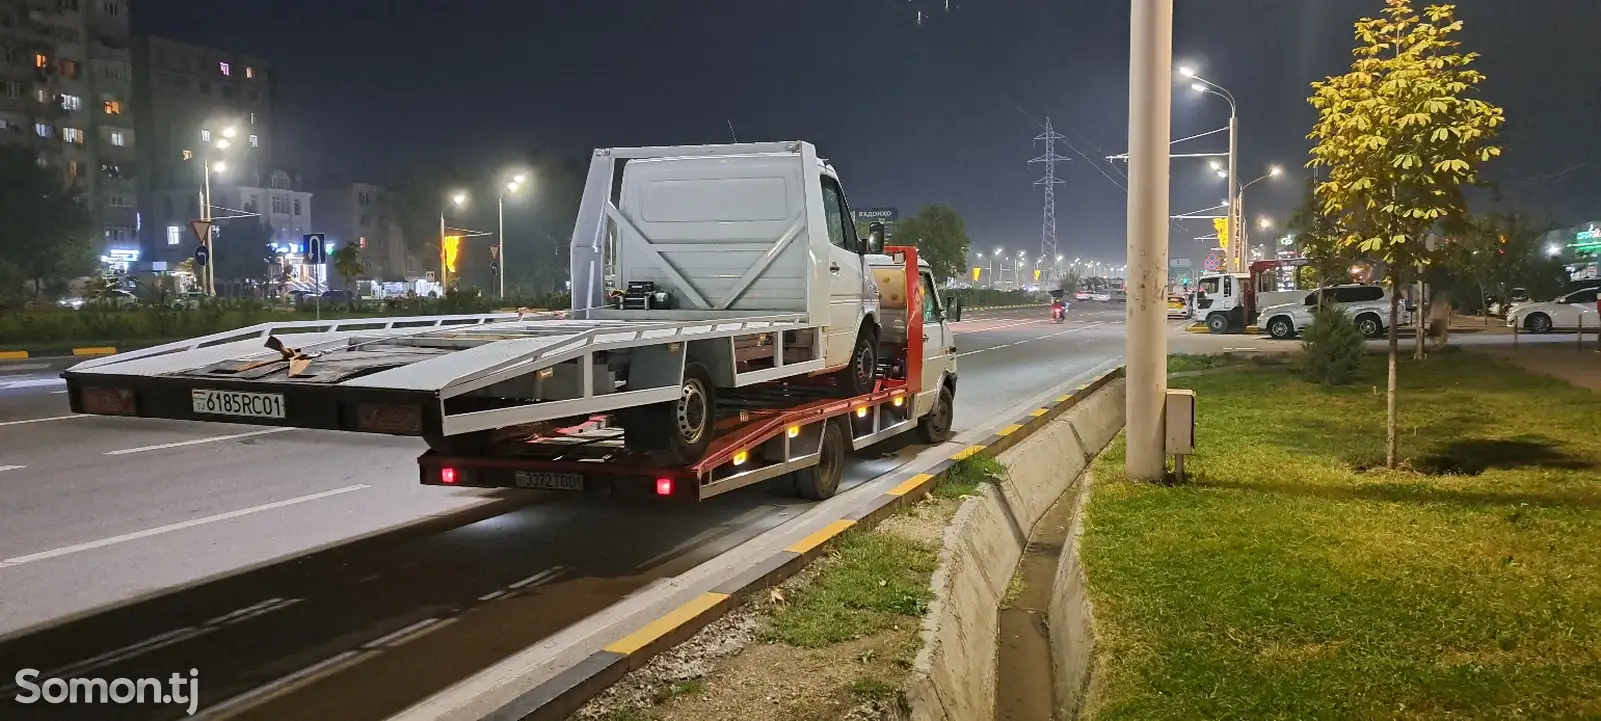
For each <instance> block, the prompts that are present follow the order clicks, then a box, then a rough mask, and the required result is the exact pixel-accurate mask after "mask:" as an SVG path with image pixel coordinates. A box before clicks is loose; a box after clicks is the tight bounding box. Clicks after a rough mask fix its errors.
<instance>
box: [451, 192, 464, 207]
mask: <svg viewBox="0 0 1601 721" xmlns="http://www.w3.org/2000/svg"><path fill="white" fill-rule="evenodd" d="M450 202H452V203H455V204H456V205H466V204H467V194H466V193H464V192H462V191H459V190H458V191H456V192H455V193H453V194H451V196H450Z"/></svg>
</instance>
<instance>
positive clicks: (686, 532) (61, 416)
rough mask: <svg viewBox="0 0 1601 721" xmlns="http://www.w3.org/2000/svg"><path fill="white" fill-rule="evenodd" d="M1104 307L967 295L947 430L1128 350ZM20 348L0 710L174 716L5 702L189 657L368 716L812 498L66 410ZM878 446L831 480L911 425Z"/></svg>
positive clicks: (4, 562) (287, 704)
mask: <svg viewBox="0 0 1601 721" xmlns="http://www.w3.org/2000/svg"><path fill="white" fill-rule="evenodd" d="M1121 322H1122V309H1121V308H1120V307H1118V308H1112V307H1097V308H1092V309H1088V310H1085V309H1075V310H1074V311H1073V313H1072V317H1071V318H1070V319H1069V320H1068V321H1067V322H1065V323H1063V324H1060V325H1058V324H1054V323H1051V322H1050V319H1049V316H1048V311H1046V310H1044V309H1022V310H1013V311H997V312H982V311H980V312H973V313H970V314H968V318H967V319H965V320H964V321H963V322H961V323H960V324H958V325H957V331H958V338H957V347H958V351H959V353H961V357H960V369H961V381H960V386H959V390H958V398H957V413H956V417H955V426H956V429H957V430H958V431H962V430H966V429H969V428H975V427H982V426H985V425H988V424H989V423H991V422H992V420H991V419H992V418H993V417H995V416H996V415H997V414H998V413H1001V412H1004V411H1005V410H1007V409H1010V408H1012V407H1014V406H1017V405H1018V404H1021V403H1024V402H1027V401H1029V400H1030V399H1032V398H1033V397H1036V396H1038V395H1039V394H1040V393H1043V392H1045V391H1046V390H1047V389H1049V388H1051V387H1052V386H1054V385H1057V384H1059V383H1061V382H1063V381H1065V380H1067V379H1068V378H1071V377H1073V376H1075V375H1078V374H1081V373H1083V372H1086V371H1088V370H1090V369H1092V368H1094V367H1095V366H1097V365H1099V364H1101V363H1103V362H1105V361H1107V360H1109V359H1111V358H1114V357H1116V356H1117V355H1119V354H1121V352H1122V337H1123V334H1122V326H1121ZM39 365H40V363H39V362H35V363H30V364H11V365H9V366H7V365H0V497H3V498H4V499H5V500H6V502H5V503H4V504H0V528H5V529H6V533H4V534H0V634H6V635H5V637H4V638H3V640H0V659H5V660H6V664H7V665H8V666H9V667H8V668H0V674H3V675H0V717H4V718H31V717H39V718H63V717H70V718H177V717H180V716H182V715H183V710H182V709H181V708H180V707H179V705H177V704H165V705H162V704H144V705H134V706H82V705H77V706H71V707H63V706H49V705H45V704H32V705H26V706H25V705H20V704H15V703H14V701H13V700H12V699H13V698H14V696H15V695H16V694H17V692H18V691H17V689H16V688H13V687H8V684H10V683H11V682H12V679H13V675H14V674H15V673H16V671H17V670H18V669H22V668H36V669H39V670H41V671H44V672H46V673H45V676H44V677H49V676H50V675H61V676H76V677H98V678H116V677H126V678H141V677H161V678H167V677H168V676H170V675H171V674H172V673H173V672H175V671H176V672H183V673H187V672H188V670H189V669H191V668H194V669H197V670H198V672H199V678H200V687H201V691H200V697H201V708H202V709H203V710H204V709H208V708H209V709H212V710H213V711H214V712H216V711H227V710H229V709H232V710H233V711H236V712H238V713H239V714H241V715H242V716H243V717H246V718H261V719H283V718H341V719H363V718H372V719H378V718H383V717H385V716H386V715H388V714H391V713H394V712H396V711H399V710H401V709H403V708H405V707H406V706H408V705H410V704H411V703H413V702H415V701H417V700H420V699H422V698H424V697H426V696H427V695H429V694H431V693H432V692H434V691H437V690H439V689H441V688H444V687H446V686H448V685H449V684H450V683H453V682H454V681H456V680H459V679H461V678H464V677H466V676H468V675H470V674H471V673H473V672H474V671H476V670H478V669H480V668H482V667H484V666H486V665H489V664H491V663H493V662H495V661H497V660H499V659H500V658H503V657H504V656H506V655H508V654H510V653H511V652H513V651H515V650H518V649H520V648H523V647H525V646H528V645H530V644H532V643H534V642H537V641H538V640H539V639H540V638H543V637H545V636H547V635H549V634H551V633H553V632H554V631H557V630H559V629H561V628H562V627H564V626H566V625H567V624H570V623H572V622H574V621H577V620H579V619H581V618H583V617H584V616H587V615H589V614H590V613H593V612H595V611H598V610H600V609H601V608H604V607H605V606H607V605H609V604H611V603H613V602H615V601H617V600H618V599H620V598H623V597H624V596H626V595H628V594H630V593H633V592H637V591H639V590H641V589H643V588H646V587H647V586H648V585H650V584H651V583H652V582H654V581H657V580H659V579H665V578H670V577H671V576H673V575H676V574H678V573H680V572H682V571H684V570H687V569H689V568H691V567H693V566H695V565H697V564H699V563H701V562H702V561H705V560H707V559H710V558H713V557H715V556H716V555H718V554H720V553H722V552H724V551H726V550H728V549H730V548H732V547H734V546H736V545H738V544H739V543H741V542H743V541H745V540H748V539H750V538H752V537H754V536H757V535H759V534H760V533H762V532H764V531H766V530H768V529H770V528H773V527H775V526H777V525H779V524H782V523H784V522H785V521H787V520H789V519H791V518H793V517H794V516H796V515H798V514H799V513H800V512H801V511H803V510H804V509H805V508H806V506H805V505H804V504H802V503H800V502H797V501H793V500H788V499H780V498H775V497H772V496H770V495H768V494H766V493H764V492H762V491H761V490H760V489H759V488H756V489H751V490H749V491H748V492H747V491H741V492H736V493H732V494H728V495H727V496H724V497H720V498H718V499H714V500H713V501H711V502H709V503H706V504H702V505H700V506H689V507H684V506H661V505H658V504H653V503H641V504H634V505H628V506H618V505H616V504H615V503H600V502H596V501H595V500H591V499H586V498H577V497H553V496H545V495H528V494H519V493H501V492H488V491H472V490H446V489H440V488H436V487H424V486H421V485H419V484H418V483H417V471H416V466H415V463H414V458H415V456H416V455H417V454H418V453H420V452H421V451H422V447H421V444H420V443H419V442H417V441H414V440H408V439H400V438H390V437H384V436H368V435H360V434H339V433H333V432H324V431H303V430H294V429H287V430H286V429H277V428H259V427H251V426H237V425H221V424H207V423H189V422H176V421H173V422H169V421H158V420H147V419H146V420H140V419H122V418H107V417H86V416H72V415H71V414H70V412H69V411H68V409H67V404H66V398H65V395H64V394H62V393H60V391H62V390H64V386H63V385H61V384H60V383H59V382H56V381H55V380H53V379H54V374H56V373H59V371H60V369H61V367H63V365H64V364H59V363H51V364H49V365H47V366H45V367H38V366H39ZM19 366H29V367H19ZM875 450H876V451H877V452H876V453H869V454H867V457H863V458H859V459H857V460H856V461H855V462H854V463H853V464H852V465H851V467H850V469H849V472H848V476H847V484H846V485H847V486H849V485H854V484H856V483H860V482H862V481H864V480H867V479H869V478H872V477H873V476H876V475H878V474H879V473H882V472H885V471H887V470H889V469H891V468H893V467H894V466H896V465H898V464H899V463H900V462H901V461H902V460H903V459H904V458H906V457H909V456H910V455H912V454H914V453H915V452H916V451H918V450H920V449H919V447H917V446H902V447H895V446H888V447H883V448H880V449H875ZM447 659H448V663H442V661H444V660H447ZM51 672H54V673H51Z"/></svg>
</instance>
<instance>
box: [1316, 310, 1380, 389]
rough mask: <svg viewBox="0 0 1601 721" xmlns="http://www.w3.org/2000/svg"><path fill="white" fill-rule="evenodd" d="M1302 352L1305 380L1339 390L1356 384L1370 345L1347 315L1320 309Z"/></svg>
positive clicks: (1339, 311)
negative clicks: (1338, 388)
mask: <svg viewBox="0 0 1601 721" xmlns="http://www.w3.org/2000/svg"><path fill="white" fill-rule="evenodd" d="M1301 350H1302V363H1303V365H1302V371H1303V372H1304V373H1305V375H1306V379H1307V380H1309V381H1312V382H1313V383H1321V384H1324V385H1335V386H1337V385H1345V384H1347V383H1350V382H1351V381H1353V380H1356V377H1357V374H1358V373H1360V372H1361V370H1362V356H1363V355H1364V354H1366V353H1367V343H1366V339H1365V338H1363V337H1362V332H1361V331H1359V330H1357V329H1356V323H1354V322H1352V321H1351V317H1350V316H1348V315H1346V314H1345V311H1342V310H1340V309H1338V308H1319V309H1318V310H1317V311H1316V312H1315V313H1313V314H1312V327H1311V328H1308V329H1306V332H1305V333H1304V334H1302V340H1301Z"/></svg>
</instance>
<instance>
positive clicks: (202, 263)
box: [195, 245, 211, 268]
mask: <svg viewBox="0 0 1601 721" xmlns="http://www.w3.org/2000/svg"><path fill="white" fill-rule="evenodd" d="M210 260H211V251H209V250H206V246H204V245H197V246H195V267H197V268H204V267H206V263H207V261H210Z"/></svg>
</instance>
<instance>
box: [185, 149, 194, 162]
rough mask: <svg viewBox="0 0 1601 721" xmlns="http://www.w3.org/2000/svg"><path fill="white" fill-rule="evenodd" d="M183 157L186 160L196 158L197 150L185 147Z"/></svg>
mask: <svg viewBox="0 0 1601 721" xmlns="http://www.w3.org/2000/svg"><path fill="white" fill-rule="evenodd" d="M183 159H184V160H194V159H195V151H193V150H189V149H188V148H185V149H184V151H183Z"/></svg>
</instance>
